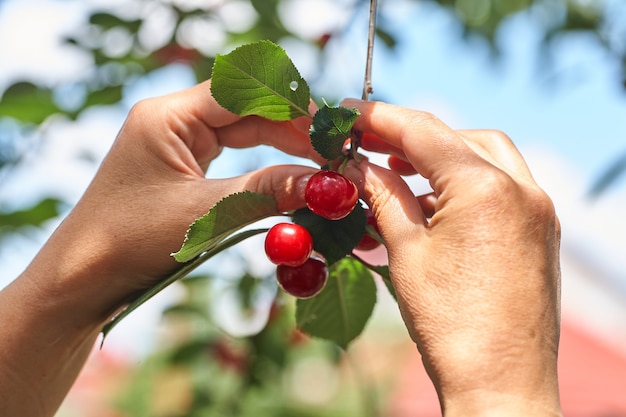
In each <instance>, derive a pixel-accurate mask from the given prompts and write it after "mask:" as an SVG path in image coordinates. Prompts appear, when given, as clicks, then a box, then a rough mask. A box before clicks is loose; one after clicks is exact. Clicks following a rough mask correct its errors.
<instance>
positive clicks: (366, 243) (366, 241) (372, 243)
mask: <svg viewBox="0 0 626 417" xmlns="http://www.w3.org/2000/svg"><path fill="white" fill-rule="evenodd" d="M365 216H366V219H367V224H368V225H369V226H372V227H373V228H374V230H376V233H380V232H379V230H378V224H376V217H374V214H373V213H372V211H371V210H370V209H366V210H365ZM379 246H380V242H379V241H378V240H376V239H374V238H373V237H372V236H370V235H368V234H367V232H366V233H364V234H363V237H362V238H361V240H360V241H359V243H358V244H357V245H356V247H355V249H357V250H365V251H367V250H372V249H376V248H377V247H379Z"/></svg>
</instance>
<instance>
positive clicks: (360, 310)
mask: <svg viewBox="0 0 626 417" xmlns="http://www.w3.org/2000/svg"><path fill="white" fill-rule="evenodd" d="M375 304H376V284H375V283H374V279H373V276H372V274H371V273H370V271H369V270H368V269H367V268H366V267H365V266H364V265H363V264H361V263H360V262H358V261H356V260H354V259H351V258H344V259H342V260H341V261H340V262H337V263H336V264H335V265H333V266H332V267H331V268H330V272H329V277H328V282H327V283H326V286H325V287H324V289H323V290H322V292H321V293H319V294H318V295H317V296H315V297H313V298H308V299H299V300H298V301H297V302H296V322H297V325H298V327H299V328H300V329H301V330H302V331H304V332H305V333H308V334H310V335H311V336H314V337H320V338H322V339H326V340H330V341H333V342H335V343H336V344H338V345H339V346H341V347H342V348H344V349H346V348H347V346H348V344H349V343H350V342H351V341H353V340H354V339H355V338H356V337H357V336H358V335H360V334H361V332H362V331H363V329H364V328H365V324H366V323H367V321H368V320H369V318H370V316H371V315H372V311H373V310H374V305H375Z"/></svg>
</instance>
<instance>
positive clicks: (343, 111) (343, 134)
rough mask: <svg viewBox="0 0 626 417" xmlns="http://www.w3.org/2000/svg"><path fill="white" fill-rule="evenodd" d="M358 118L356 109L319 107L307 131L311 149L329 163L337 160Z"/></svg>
mask: <svg viewBox="0 0 626 417" xmlns="http://www.w3.org/2000/svg"><path fill="white" fill-rule="evenodd" d="M358 116H359V111H358V110H357V109H351V108H347V107H341V106H340V107H328V106H323V107H321V108H320V109H319V110H318V111H317V112H316V113H315V116H313V123H312V124H311V128H310V131H309V137H310V138H311V143H312V145H313V148H315V150H316V151H317V152H318V153H319V154H320V155H322V156H323V157H324V158H326V159H327V160H329V161H332V160H334V159H337V158H339V157H340V156H341V154H342V150H343V144H344V143H345V141H346V139H348V138H349V137H350V134H351V132H352V126H353V125H354V122H355V121H356V118H357V117H358Z"/></svg>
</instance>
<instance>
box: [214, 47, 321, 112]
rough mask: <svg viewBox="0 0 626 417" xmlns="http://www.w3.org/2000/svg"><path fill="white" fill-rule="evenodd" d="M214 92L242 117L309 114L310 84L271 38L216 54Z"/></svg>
mask: <svg viewBox="0 0 626 417" xmlns="http://www.w3.org/2000/svg"><path fill="white" fill-rule="evenodd" d="M211 92H212V93H213V97H215V100H216V101H217V102H218V103H219V104H220V105H221V106H222V107H224V108H226V109H228V110H230V111H231V112H233V113H235V114H238V115H240V116H247V115H257V116H261V117H265V118H267V119H270V120H291V119H294V118H296V117H300V116H308V115H309V112H308V106H309V102H310V99H311V93H310V91H309V86H308V84H307V83H306V81H305V80H304V79H303V78H302V77H301V76H300V73H299V72H298V70H297V68H296V67H295V66H294V64H293V62H291V59H289V57H288V56H287V53H286V52H285V50H284V49H283V48H281V47H280V46H278V45H276V44H274V43H272V42H269V41H260V42H256V43H252V44H247V45H243V46H240V47H239V48H237V49H235V50H234V51H232V52H230V53H229V54H227V55H218V56H216V57H215V64H214V66H213V73H212V83H211Z"/></svg>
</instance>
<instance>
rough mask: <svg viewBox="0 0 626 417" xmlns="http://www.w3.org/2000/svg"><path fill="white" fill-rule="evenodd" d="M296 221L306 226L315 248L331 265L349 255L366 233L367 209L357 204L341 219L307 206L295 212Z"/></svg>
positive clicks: (294, 219)
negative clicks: (323, 214)
mask: <svg viewBox="0 0 626 417" xmlns="http://www.w3.org/2000/svg"><path fill="white" fill-rule="evenodd" d="M293 221H294V223H297V224H300V225H302V226H304V227H306V228H307V229H308V230H309V232H310V233H311V236H312V237H313V247H314V249H315V250H316V251H317V252H319V253H321V254H322V255H323V256H324V258H325V259H326V262H327V263H328V264H329V265H332V264H333V263H335V262H337V261H338V260H340V259H341V258H343V257H344V256H346V255H348V254H349V253H350V252H352V250H353V249H354V247H355V246H356V245H357V244H358V243H359V241H360V240H361V238H362V237H363V233H365V223H366V218H365V210H363V207H361V205H359V204H357V206H356V207H355V208H354V210H353V211H352V213H350V214H349V215H348V216H346V217H344V218H343V219H340V220H327V219H325V218H323V217H321V216H318V215H317V214H315V213H313V212H312V211H310V210H309V209H307V208H303V209H300V210H297V211H295V212H294V214H293Z"/></svg>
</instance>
